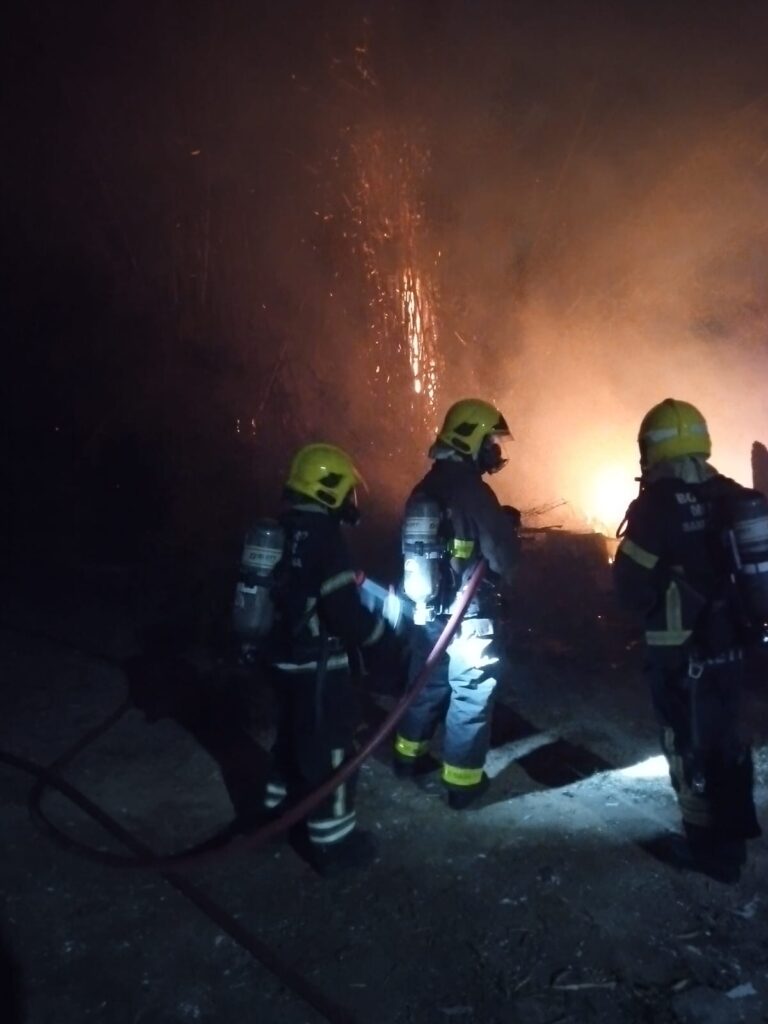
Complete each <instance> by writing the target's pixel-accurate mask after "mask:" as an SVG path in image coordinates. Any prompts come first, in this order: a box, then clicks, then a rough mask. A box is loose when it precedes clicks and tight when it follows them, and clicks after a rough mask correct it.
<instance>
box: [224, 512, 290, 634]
mask: <svg viewBox="0 0 768 1024" xmlns="http://www.w3.org/2000/svg"><path fill="white" fill-rule="evenodd" d="M284 545H285V534H284V532H283V528H282V527H281V526H280V524H279V523H276V522H275V521H274V520H272V519H262V520H259V521H258V522H256V523H254V524H253V526H251V528H250V529H249V530H248V531H247V532H246V535H245V543H244V544H243V553H242V555H241V557H240V574H239V577H238V581H237V586H236V587H235V602H234V608H233V611H232V619H233V626H234V629H235V633H236V634H237V635H238V637H239V638H240V639H241V640H242V641H243V642H245V643H254V642H256V641H258V640H262V639H263V638H264V637H265V636H266V635H267V634H268V633H269V631H270V629H271V628H272V623H273V620H274V605H273V603H272V594H271V589H272V581H273V573H274V569H275V566H276V565H277V563H278V562H279V561H280V559H281V558H282V557H283V548H284Z"/></svg>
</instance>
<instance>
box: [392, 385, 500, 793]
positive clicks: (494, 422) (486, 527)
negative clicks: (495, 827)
mask: <svg viewBox="0 0 768 1024" xmlns="http://www.w3.org/2000/svg"><path fill="white" fill-rule="evenodd" d="M505 437H509V428H508V427H507V424H506V421H505V419H504V417H503V416H502V415H501V413H500V412H499V410H498V409H496V408H495V407H494V406H493V405H490V404H489V403H488V402H484V401H480V400H479V399H464V400H462V401H460V402H457V403H456V404H455V405H453V406H451V408H450V409H449V410H448V412H447V414H446V417H445V421H444V423H443V426H442V428H441V429H440V431H439V433H438V435H437V439H436V440H435V443H434V444H433V445H432V447H431V449H430V451H429V457H430V458H431V459H432V460H433V462H432V468H431V469H430V470H429V472H428V473H427V475H426V476H425V477H424V479H423V480H422V481H421V482H420V483H419V484H417V485H416V487H415V488H414V490H413V492H412V493H411V496H410V497H409V499H408V502H407V504H406V511H405V519H404V527H403V529H404V533H403V541H404V543H403V548H404V581H403V588H404V590H405V593H406V595H407V596H410V597H411V598H412V599H414V600H415V601H416V614H415V622H416V623H417V624H416V626H415V629H414V636H413V638H412V641H411V645H412V650H413V654H414V660H413V666H414V668H415V667H418V666H420V665H421V664H423V662H424V659H425V657H426V655H427V654H428V652H429V651H430V650H431V648H432V646H433V645H434V643H435V641H436V640H437V638H438V637H439V636H440V633H441V632H442V630H443V627H444V625H445V623H446V621H447V619H448V617H449V615H450V613H451V610H452V607H453V605H454V602H455V601H456V598H457V595H458V594H459V593H460V592H461V590H462V588H463V587H464V586H465V584H466V583H467V581H468V580H469V577H470V576H471V574H472V572H473V570H474V569H475V567H476V566H477V563H478V561H479V559H480V558H484V559H485V560H486V562H487V570H486V575H485V578H484V581H483V583H482V585H481V587H480V589H479V590H478V593H477V595H476V597H475V598H474V599H473V601H472V602H471V604H470V606H469V608H468V609H467V612H466V614H465V616H464V619H463V621H462V623H461V627H460V631H459V633H458V634H457V636H456V638H455V639H454V640H453V642H452V643H451V644H450V646H449V647H448V650H447V651H446V653H445V654H444V655H443V657H442V659H441V661H440V662H439V663H438V664H437V665H436V666H435V669H434V670H433V672H432V675H431V676H430V679H429V681H428V683H427V685H426V686H425V687H424V689H423V690H421V692H420V694H419V695H418V696H417V697H416V699H415V700H414V702H413V704H412V705H411V707H410V709H409V710H408V711H407V712H406V714H405V715H404V717H403V718H402V719H401V722H400V725H399V731H398V733H397V735H396V738H395V747H394V771H395V774H396V775H398V776H401V777H402V776H410V775H418V774H421V773H422V772H423V771H427V770H429V768H430V767H433V766H434V762H433V760H432V758H431V756H430V755H429V746H430V741H431V739H432V736H433V733H434V731H435V729H436V727H437V725H438V723H439V722H441V721H443V722H444V724H445V736H444V740H443V749H442V781H443V784H444V786H445V789H446V796H447V801H448V804H449V806H450V807H452V808H453V809H455V810H463V809H465V808H467V807H469V806H470V805H471V804H472V803H474V802H475V801H476V799H477V798H478V797H479V796H480V795H481V794H482V792H483V791H484V790H485V789H486V787H487V785H488V779H487V776H486V775H485V773H484V771H483V768H484V764H485V756H486V753H487V751H488V744H489V739H490V726H491V713H492V707H493V696H494V691H495V689H496V681H497V666H498V661H499V650H498V641H497V640H496V639H495V634H496V629H497V625H496V619H497V617H498V613H499V610H500V591H501V592H503V590H505V589H506V588H507V587H508V586H509V585H510V584H511V583H512V580H513V577H514V573H515V568H516V566H517V563H518V557H519V538H518V533H517V527H518V526H519V513H518V512H517V510H515V509H512V508H510V507H503V506H501V505H500V504H499V502H498V500H497V498H496V495H495V494H494V492H493V491H492V490H491V488H490V486H489V485H488V484H487V483H486V482H485V481H484V480H483V475H484V474H486V473H489V474H490V473H497V472H498V471H499V470H500V469H501V468H502V467H503V466H504V465H505V464H506V461H507V460H506V459H505V458H503V453H502V449H501V446H500V444H499V440H501V439H502V438H505ZM411 523H416V525H417V528H418V524H419V523H422V524H424V523H426V524H427V528H426V530H427V533H429V528H430V524H431V526H432V527H434V529H433V530H432V533H433V534H434V537H433V539H432V540H431V541H428V540H425V538H424V537H422V538H421V539H420V540H418V541H416V542H415V543H411V542H410V541H409V535H408V531H409V524H411ZM430 545H431V547H430ZM420 573H422V575H423V573H427V577H426V579H427V580H428V581H429V580H430V579H431V580H432V581H433V583H430V582H427V584H426V586H424V585H423V579H420V576H419V574H420ZM430 574H431V575H430ZM414 587H415V588H416V589H415V590H414ZM420 605H421V607H419V606H420Z"/></svg>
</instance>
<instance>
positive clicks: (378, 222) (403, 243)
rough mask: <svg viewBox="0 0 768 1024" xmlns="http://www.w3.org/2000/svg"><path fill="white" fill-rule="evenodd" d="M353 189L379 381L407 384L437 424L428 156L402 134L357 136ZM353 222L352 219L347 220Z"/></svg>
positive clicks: (355, 241)
mask: <svg viewBox="0 0 768 1024" xmlns="http://www.w3.org/2000/svg"><path fill="white" fill-rule="evenodd" d="M349 147H350V155H351V157H352V162H353V169H354V187H353V188H352V190H351V191H350V193H349V194H348V195H346V194H345V197H344V198H345V201H346V204H347V208H348V213H347V216H348V218H349V222H348V229H347V232H346V237H348V238H349V240H350V241H351V243H352V245H353V247H354V249H355V250H356V252H357V253H358V254H359V255H360V257H361V262H362V266H363V269H364V273H365V279H366V285H367V288H368V290H369V292H368V308H369V310H370V320H369V329H370V331H371V344H372V348H373V353H374V354H375V363H374V365H375V367H376V368H375V371H374V373H373V378H374V380H375V381H377V382H381V383H383V384H388V383H389V382H390V381H393V382H395V385H396V386H399V385H400V384H403V383H406V382H407V383H408V386H409V388H410V390H411V395H412V402H411V405H412V408H413V410H414V412H416V413H417V414H421V415H425V417H426V418H427V419H428V420H429V421H431V420H432V418H433V416H434V412H435V406H436V402H437V392H438V381H439V366H440V360H439V352H438V318H437V290H436V286H435V282H434V265H435V254H434V252H430V250H429V245H428V239H427V237H426V229H425V217H424V212H423V209H422V202H421V200H420V199H419V194H420V191H421V183H422V180H423V178H424V176H425V175H426V173H427V171H428V168H429V158H428V156H429V155H428V151H427V150H426V149H425V148H422V147H419V146H418V145H416V143H415V142H413V141H412V140H410V139H409V138H408V137H407V136H406V135H405V134H404V133H403V132H400V131H397V132H389V131H387V132H385V131H381V130H373V131H368V132H362V131H361V132H354V133H352V134H351V136H350V138H349ZM349 215H351V217H350V216H349Z"/></svg>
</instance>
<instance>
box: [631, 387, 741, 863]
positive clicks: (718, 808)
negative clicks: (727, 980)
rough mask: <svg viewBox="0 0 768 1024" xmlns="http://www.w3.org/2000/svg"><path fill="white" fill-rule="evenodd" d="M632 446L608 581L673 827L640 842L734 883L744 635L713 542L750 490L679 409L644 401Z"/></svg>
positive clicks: (722, 555) (724, 558) (728, 576)
mask: <svg viewBox="0 0 768 1024" xmlns="http://www.w3.org/2000/svg"><path fill="white" fill-rule="evenodd" d="M638 442H639V446H640V468H641V477H640V494H639V496H638V498H637V499H636V500H635V501H633V502H632V504H631V505H630V507H629V509H628V511H627V516H626V520H625V524H626V525H625V529H624V532H623V537H622V540H621V543H620V545H619V547H618V550H617V554H616V559H615V562H614V583H615V587H616V590H617V592H618V595H619V597H620V599H621V600H622V602H623V603H624V604H625V605H626V606H628V607H629V608H630V609H633V610H635V611H636V612H639V613H641V614H642V615H643V616H644V619H645V645H646V659H645V660H646V672H647V676H648V680H649V682H650V689H651V697H652V701H653V706H654V709H655V712H656V715H657V718H658V720H659V723H660V725H661V742H662V749H663V751H664V754H665V755H666V758H667V761H668V763H669V771H670V779H671V782H672V786H673V787H674V789H675V792H676V794H677V799H678V803H679V807H680V812H681V815H682V821H683V829H684V836H679V835H678V836H667V837H661V838H660V839H658V840H654V841H652V842H651V843H650V844H647V845H648V848H649V850H650V852H652V853H654V854H655V855H657V856H658V857H659V858H660V859H662V860H664V861H666V862H668V863H672V864H674V865H675V866H677V867H680V868H683V869H688V870H694V871H699V872H702V873H704V874H707V875H709V876H711V877H713V878H716V879H718V880H719V881H722V882H735V881H737V880H738V878H739V876H740V872H741V868H742V866H743V864H744V863H745V860H746V842H745V841H746V840H747V839H752V838H755V837H757V836H759V835H760V828H759V825H758V822H757V818H756V815H755V805H754V800H753V792H752V790H753V781H752V775H753V772H752V756H751V752H750V749H749V747H748V745H747V744H746V743H745V742H744V740H743V738H742V737H741V735H740V728H739V691H740V685H739V684H740V680H741V676H742V671H743V647H742V637H743V629H742V625H741V622H740V612H739V607H738V603H737V601H736V599H735V597H736V595H735V591H734V586H733V582H732V571H731V563H730V561H729V556H728V553H727V549H726V545H725V543H724V542H723V536H724V530H725V528H726V526H727V509H728V506H729V504H731V503H732V502H733V499H734V497H739V496H740V495H743V494H745V493H747V494H750V493H752V492H746V489H745V488H742V487H741V486H740V485H739V484H737V483H736V482H735V481H733V480H730V479H728V478H727V477H724V476H722V475H721V474H720V473H718V472H717V470H715V469H714V468H713V467H712V466H711V465H710V464H709V461H708V460H709V456H710V452H711V443H710V437H709V431H708V429H707V424H706V422H705V420H704V418H703V416H702V415H701V413H700V412H699V410H698V409H696V408H695V407H694V406H693V405H690V404H689V403H688V402H682V401H679V400H677V399H672V398H668V399H665V400H664V401H663V402H661V403H659V404H658V405H656V406H654V407H653V408H652V409H651V410H650V412H649V413H648V414H647V415H646V416H645V418H644V419H643V421H642V424H641V426H640V431H639V436H638ZM620 532H621V531H620Z"/></svg>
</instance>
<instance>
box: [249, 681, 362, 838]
mask: <svg viewBox="0 0 768 1024" xmlns="http://www.w3.org/2000/svg"><path fill="white" fill-rule="evenodd" d="M272 672H273V683H274V689H275V699H276V705H277V732H276V738H275V743H274V746H273V748H272V766H271V771H270V774H269V777H268V781H267V788H266V793H265V806H266V808H267V809H268V810H271V811H276V810H280V809H283V808H284V807H287V806H289V805H293V804H296V803H297V802H298V801H299V800H301V799H302V798H303V797H305V796H307V795H308V794H309V793H311V792H312V791H313V790H315V789H316V788H317V787H318V786H319V785H320V784H321V783H323V782H325V781H326V779H328V777H329V776H330V775H332V774H333V772H334V771H335V770H336V769H337V768H338V767H339V765H340V764H341V763H342V762H343V761H344V760H345V759H346V757H347V756H348V755H349V754H351V753H352V751H353V748H354V736H355V731H356V729H357V727H358V725H359V722H360V712H359V706H358V700H357V694H356V689H355V686H354V684H353V679H352V675H351V673H350V670H349V668H348V667H336V668H330V667H329V668H327V669H326V671H325V673H322V672H318V670H317V668H316V666H314V665H313V666H310V667H305V666H297V667H296V669H295V670H293V671H286V670H285V669H284V668H276V667H273V670H272ZM356 781H357V780H356V775H353V776H351V777H350V778H349V779H348V780H347V781H346V782H344V783H342V785H340V786H339V787H338V789H336V790H334V792H333V793H332V794H331V795H330V796H329V797H327V798H326V799H325V800H324V801H323V802H322V803H321V804H320V805H319V806H318V807H316V808H315V809H314V810H313V811H312V812H311V813H310V815H309V817H308V818H307V819H306V830H307V839H308V841H309V843H310V846H313V847H315V848H319V847H326V848H327V847H329V846H331V845H333V844H336V843H339V842H341V841H342V840H343V839H345V838H346V837H347V836H348V835H349V834H350V833H351V832H352V830H353V829H354V828H355V824H356V819H355V788H356Z"/></svg>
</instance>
